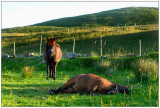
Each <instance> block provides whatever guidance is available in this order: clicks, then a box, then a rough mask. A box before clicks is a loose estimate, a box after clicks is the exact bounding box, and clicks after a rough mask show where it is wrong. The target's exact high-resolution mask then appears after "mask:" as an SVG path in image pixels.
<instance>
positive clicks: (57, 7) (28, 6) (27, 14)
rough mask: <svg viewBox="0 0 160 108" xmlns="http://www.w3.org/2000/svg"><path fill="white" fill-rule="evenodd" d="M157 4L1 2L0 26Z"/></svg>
mask: <svg viewBox="0 0 160 108" xmlns="http://www.w3.org/2000/svg"><path fill="white" fill-rule="evenodd" d="M158 6H159V4H158V2H155V1H154V2H109V1H108V2H107V1H105V2H98V1H97V2H73V1H72V2H55V1H54V2H53V1H52V2H24V1H23V2H9V1H8V2H6V1H5V2H3V1H2V3H1V18H2V19H1V25H2V29H3V28H13V27H21V26H27V25H32V24H36V23H40V22H44V21H48V20H53V19H58V18H63V17H73V16H78V15H84V14H90V13H96V12H101V11H106V10H112V9H119V8H125V7H158Z"/></svg>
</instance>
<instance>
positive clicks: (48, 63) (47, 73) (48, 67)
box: [46, 63, 50, 80]
mask: <svg viewBox="0 0 160 108" xmlns="http://www.w3.org/2000/svg"><path fill="white" fill-rule="evenodd" d="M49 67H50V66H49V63H47V77H46V79H47V80H48V73H49Z"/></svg>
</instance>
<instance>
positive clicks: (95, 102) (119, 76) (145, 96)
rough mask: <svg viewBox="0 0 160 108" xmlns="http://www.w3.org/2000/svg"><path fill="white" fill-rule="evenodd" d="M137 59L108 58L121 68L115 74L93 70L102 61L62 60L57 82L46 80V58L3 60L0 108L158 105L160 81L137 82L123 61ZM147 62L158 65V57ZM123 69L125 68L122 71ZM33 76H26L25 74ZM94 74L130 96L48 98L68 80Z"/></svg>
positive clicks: (153, 56) (133, 73) (72, 95)
mask: <svg viewBox="0 0 160 108" xmlns="http://www.w3.org/2000/svg"><path fill="white" fill-rule="evenodd" d="M138 58H139V57H134V58H109V59H108V60H110V61H116V63H119V65H118V64H117V65H116V66H118V67H119V68H117V69H116V70H114V71H113V73H112V74H106V73H102V72H101V73H100V72H97V71H95V69H94V68H93V67H94V66H95V63H97V62H98V61H102V59H101V58H97V57H96V58H79V59H62V60H61V61H60V62H59V64H58V67H57V74H56V80H55V81H54V80H53V79H49V80H46V64H44V63H41V62H42V61H43V58H40V57H33V58H13V59H7V58H2V73H1V75H2V77H1V78H2V80H1V84H2V85H1V90H2V91H1V97H2V99H1V106H2V107H8V106H11V107H13V106H30V107H31V106H32V107H34V106H43V107H46V106H50V107H55V106H70V107H73V106H82V107H84V106H85V107H89V106H91V107H92V106H94V107H97V106H103V107H105V106H112V107H113V106H121V107H123V106H143V107H144V106H148V107H149V106H152V107H153V106H156V107H157V106H159V99H158V97H159V94H158V81H154V82H150V81H147V82H142V81H138V80H137V78H136V76H135V72H134V71H133V70H132V69H131V68H129V66H127V68H123V67H124V61H128V62H131V61H133V60H137V59H138ZM144 58H145V59H151V58H152V59H155V60H156V61H157V62H158V54H156V56H155V55H154V54H152V55H150V56H145V57H144ZM120 67H122V68H120ZM27 68H30V69H28V70H27V72H29V73H31V76H30V77H29V76H28V77H24V76H23V71H24V70H25V69H27ZM80 73H83V74H87V73H93V74H96V75H98V76H101V77H104V78H106V79H108V80H110V81H113V82H117V83H120V84H122V85H129V88H128V89H129V90H130V94H129V95H126V94H115V95H100V94H96V95H95V96H92V95H78V94H58V95H52V96H51V95H49V90H50V89H51V88H52V89H57V88H58V87H60V86H61V85H63V84H64V83H65V82H66V81H67V80H68V79H69V78H71V77H73V76H75V75H77V74H80Z"/></svg>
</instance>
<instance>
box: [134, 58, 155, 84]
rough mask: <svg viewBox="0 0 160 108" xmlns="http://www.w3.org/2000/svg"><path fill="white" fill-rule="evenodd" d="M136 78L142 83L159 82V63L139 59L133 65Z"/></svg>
mask: <svg viewBox="0 0 160 108" xmlns="http://www.w3.org/2000/svg"><path fill="white" fill-rule="evenodd" d="M131 67H132V69H133V70H134V71H135V74H136V77H137V79H138V80H140V81H143V82H145V81H157V80H158V63H157V61H156V60H153V59H143V58H141V59H139V60H136V61H134V62H132V63H131Z"/></svg>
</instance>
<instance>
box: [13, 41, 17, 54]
mask: <svg viewBox="0 0 160 108" xmlns="http://www.w3.org/2000/svg"><path fill="white" fill-rule="evenodd" d="M13 56H16V47H15V41H14V46H13Z"/></svg>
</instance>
